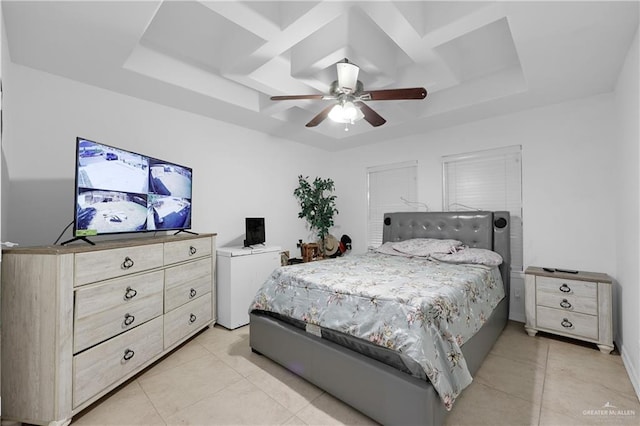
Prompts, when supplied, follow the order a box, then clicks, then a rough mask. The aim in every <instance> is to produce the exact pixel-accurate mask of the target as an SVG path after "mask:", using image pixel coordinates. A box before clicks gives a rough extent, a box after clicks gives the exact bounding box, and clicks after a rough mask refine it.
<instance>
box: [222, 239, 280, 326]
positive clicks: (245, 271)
mask: <svg viewBox="0 0 640 426" xmlns="http://www.w3.org/2000/svg"><path fill="white" fill-rule="evenodd" d="M279 266H280V247H277V246H265V247H257V248H245V247H237V246H236V247H218V249H217V266H216V287H217V296H216V297H217V301H216V305H217V313H218V321H217V323H218V324H220V325H221V326H223V327H225V328H228V329H234V328H238V327H241V326H243V325H246V324H249V305H250V304H251V302H252V301H253V298H254V296H255V295H256V293H257V292H258V289H259V288H260V287H261V286H262V284H263V283H264V282H265V281H266V279H267V278H269V275H271V272H273V270H274V269H276V268H277V267H279Z"/></svg>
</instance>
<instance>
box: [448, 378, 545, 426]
mask: <svg viewBox="0 0 640 426" xmlns="http://www.w3.org/2000/svg"><path fill="white" fill-rule="evenodd" d="M538 417H539V405H538V404H533V403H531V402H530V401H526V400H524V399H522V398H518V397H515V396H512V395H509V394H507V393H504V392H502V391H499V390H496V389H493V388H491V387H489V386H487V385H485V384H484V383H479V382H473V383H471V385H469V387H467V388H466V389H465V390H464V391H463V392H462V395H460V397H459V398H458V399H457V400H456V402H455V404H454V406H453V409H452V410H451V411H450V412H449V414H448V416H447V418H446V419H445V424H446V425H450V426H457V425H473V426H476V425H477V426H479V425H508V426H519V425H536V424H538Z"/></svg>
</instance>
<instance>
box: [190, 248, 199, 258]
mask: <svg viewBox="0 0 640 426" xmlns="http://www.w3.org/2000/svg"><path fill="white" fill-rule="evenodd" d="M197 251H198V249H196V248H195V247H194V246H190V247H189V256H193V255H194V254H196V252H197Z"/></svg>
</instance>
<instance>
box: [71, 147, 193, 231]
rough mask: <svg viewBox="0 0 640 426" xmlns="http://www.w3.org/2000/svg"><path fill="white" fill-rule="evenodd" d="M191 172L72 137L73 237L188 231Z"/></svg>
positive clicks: (155, 159)
mask: <svg viewBox="0 0 640 426" xmlns="http://www.w3.org/2000/svg"><path fill="white" fill-rule="evenodd" d="M192 173H193V171H192V169H191V168H189V167H185V166H182V165H179V164H176V163H171V162H169V161H164V160H159V159H157V158H152V157H148V156H145V155H142V154H138V153H135V152H132V151H127V150H124V149H121V148H116V147H113V146H110V145H105V144H102V143H98V142H93V141H90V140H88V139H83V138H76V179H75V215H74V225H73V235H74V237H76V238H84V239H86V237H89V236H96V235H104V234H120V233H131V232H149V231H171V230H176V231H183V230H188V229H191V195H192Z"/></svg>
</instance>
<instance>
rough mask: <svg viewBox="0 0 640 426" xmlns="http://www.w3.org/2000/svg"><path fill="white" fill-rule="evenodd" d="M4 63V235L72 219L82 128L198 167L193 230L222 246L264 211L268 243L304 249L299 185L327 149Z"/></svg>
mask: <svg viewBox="0 0 640 426" xmlns="http://www.w3.org/2000/svg"><path fill="white" fill-rule="evenodd" d="M5 71H6V75H5V76H4V77H5V80H4V88H5V96H4V106H5V111H4V114H5V115H4V124H5V128H4V141H3V153H4V158H5V161H6V169H7V170H5V177H6V178H8V179H9V184H8V188H9V189H8V192H9V194H3V198H4V201H5V203H4V205H3V206H2V208H3V216H4V215H5V214H6V217H5V218H6V222H5V223H7V224H8V225H7V226H6V227H4V228H3V229H2V232H3V239H7V240H10V241H14V242H17V243H20V244H22V245H41V244H51V243H53V242H54V240H55V239H56V238H57V236H58V235H59V234H60V233H61V232H62V230H63V228H64V227H65V226H66V225H67V224H69V223H70V222H71V221H72V219H73V216H72V213H73V209H74V204H73V193H74V168H75V138H76V136H81V137H85V138H88V139H91V140H95V141H98V142H102V143H106V144H110V145H114V146H117V147H121V148H124V149H129V150H133V151H136V152H140V153H143V154H146V155H149V156H153V157H157V158H162V159H164V160H168V161H174V162H177V163H179V164H184V165H187V166H190V167H192V168H193V170H194V172H193V177H194V194H193V202H194V211H193V230H194V231H197V232H217V233H218V244H219V245H223V244H226V243H229V242H232V241H235V240H237V239H239V240H238V241H240V242H241V239H242V238H243V236H244V218H245V217H247V216H264V217H265V219H266V233H267V243H269V244H272V245H280V246H282V247H283V248H284V249H287V250H290V251H291V252H292V255H294V254H299V250H298V249H297V248H296V242H297V241H298V239H305V240H306V239H307V236H308V235H309V233H308V231H307V230H306V225H305V222H304V221H303V220H302V219H298V218H297V213H298V211H299V207H298V205H297V203H296V200H295V198H294V196H293V195H292V194H293V189H294V188H295V187H296V186H297V176H298V175H299V174H305V175H307V174H308V175H311V176H315V175H316V174H317V173H321V172H324V171H325V170H324V168H323V169H321V168H320V167H321V166H324V165H325V164H326V161H324V159H325V158H327V156H328V154H327V153H325V152H324V151H319V150H317V149H314V148H309V147H305V146H302V145H300V144H296V143H293V142H290V141H286V140H282V139H276V138H272V137H269V136H266V135H264V134H261V133H257V132H254V131H249V130H246V129H244V128H241V127H238V126H234V125H230V124H226V123H223V122H219V121H216V120H212V119H209V118H205V117H202V116H198V115H194V114H191V113H187V112H183V111H179V110H175V109H172V108H168V107H164V106H161V105H157V104H154V103H151V102H147V101H142V100H139V99H136V98H132V97H128V96H124V95H120V94H117V93H114V92H110V91H107V90H103V89H99V88H96V87H92V86H88V85H85V84H81V83H78V82H75V81H72V80H68V79H65V78H60V77H57V76H54V75H51V74H47V73H43V72H40V71H37V70H34V69H31V68H28V67H23V66H20V65H16V64H6V67H5ZM5 183H6V182H5ZM6 188H7V185H5V190H6ZM5 192H6V191H5ZM69 236H70V232H69V231H67V233H66V234H65V237H69ZM63 240H64V239H63ZM98 240H99V238H98Z"/></svg>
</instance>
